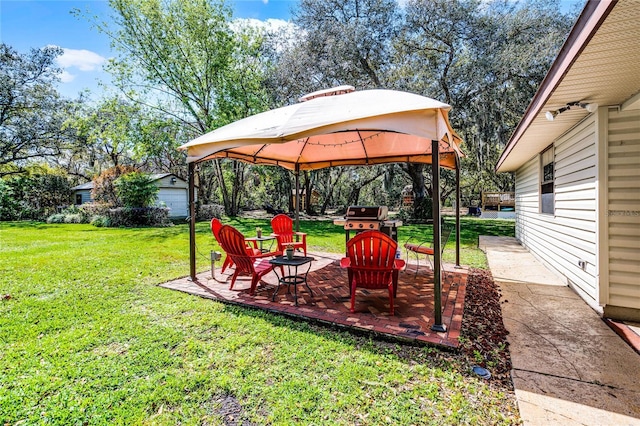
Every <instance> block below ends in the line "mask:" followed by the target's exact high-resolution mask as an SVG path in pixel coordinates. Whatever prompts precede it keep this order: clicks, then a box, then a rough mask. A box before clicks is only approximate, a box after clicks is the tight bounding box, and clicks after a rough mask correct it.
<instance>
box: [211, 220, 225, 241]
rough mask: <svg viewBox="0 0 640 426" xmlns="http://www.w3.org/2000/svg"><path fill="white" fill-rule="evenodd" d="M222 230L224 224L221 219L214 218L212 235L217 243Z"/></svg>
mask: <svg viewBox="0 0 640 426" xmlns="http://www.w3.org/2000/svg"><path fill="white" fill-rule="evenodd" d="M220 228H222V222H220V219H218V218H216V217H214V218H213V219H211V233H212V234H213V236H214V237H215V239H216V241H218V235H219V234H220Z"/></svg>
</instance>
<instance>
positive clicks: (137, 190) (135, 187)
mask: <svg viewBox="0 0 640 426" xmlns="http://www.w3.org/2000/svg"><path fill="white" fill-rule="evenodd" d="M114 185H115V188H116V194H117V195H118V198H119V199H120V200H121V202H122V205H123V206H124V207H133V208H136V207H150V206H152V205H153V203H155V201H156V200H157V199H158V191H159V188H158V186H157V185H156V184H155V183H154V182H153V180H151V177H150V176H149V175H148V174H146V173H140V172H131V173H127V174H124V175H122V176H120V177H119V178H118V179H116V180H115V181H114Z"/></svg>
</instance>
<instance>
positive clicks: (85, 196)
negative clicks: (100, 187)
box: [73, 189, 91, 204]
mask: <svg viewBox="0 0 640 426" xmlns="http://www.w3.org/2000/svg"><path fill="white" fill-rule="evenodd" d="M76 195H80V196H81V197H82V201H81V202H80V203H76V199H75V198H74V200H73V202H74V204H84V203H89V202H91V190H90V189H79V190H77V191H76Z"/></svg>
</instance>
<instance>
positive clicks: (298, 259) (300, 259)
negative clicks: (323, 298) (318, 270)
mask: <svg viewBox="0 0 640 426" xmlns="http://www.w3.org/2000/svg"><path fill="white" fill-rule="evenodd" d="M314 260H315V259H314V258H313V257H309V256H293V257H292V258H291V259H288V258H287V256H276V257H274V258H273V259H271V260H270V261H269V263H271V264H272V265H274V266H281V267H283V271H284V267H286V268H287V272H286V273H284V272H283V275H282V276H280V275H279V274H278V268H273V272H274V273H275V274H276V276H277V277H278V286H277V287H276V289H275V290H274V292H273V296H272V297H271V300H272V301H275V300H276V294H278V290H279V289H280V286H281V285H286V286H287V291H288V292H289V293H291V288H290V286H292V285H293V293H294V296H293V300H294V301H295V304H296V306H298V284H304V285H306V286H307V289H309V293H311V296H312V297H313V291H311V288H310V287H309V283H307V275H308V274H309V271H310V270H311V262H313V261H314ZM304 265H307V269H306V271H305V270H304V268H303V270H302V272H298V268H299V267H301V266H304Z"/></svg>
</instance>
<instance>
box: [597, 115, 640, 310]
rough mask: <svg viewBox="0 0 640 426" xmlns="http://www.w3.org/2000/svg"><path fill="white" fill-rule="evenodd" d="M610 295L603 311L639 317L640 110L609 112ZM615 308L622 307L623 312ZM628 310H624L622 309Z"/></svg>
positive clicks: (605, 213)
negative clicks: (632, 311) (633, 311)
mask: <svg viewBox="0 0 640 426" xmlns="http://www.w3.org/2000/svg"><path fill="white" fill-rule="evenodd" d="M607 138H608V144H607V158H608V168H607V193H606V197H607V207H608V209H607V211H606V212H604V214H603V220H605V221H606V222H607V223H606V228H605V229H607V230H608V241H607V242H608V249H609V252H608V260H609V268H608V269H609V271H608V279H609V288H608V291H609V295H608V303H607V305H608V306H607V307H605V314H608V313H607V311H608V310H610V311H611V316H614V317H622V319H624V317H629V315H631V311H630V310H633V309H634V310H636V311H635V314H633V315H631V319H635V320H638V311H637V310H638V309H640V111H639V110H631V111H617V110H611V111H610V112H609V121H608V130H607ZM615 307H620V308H623V310H622V312H620V310H616V308H615ZM624 308H626V309H627V311H625V310H624Z"/></svg>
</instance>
